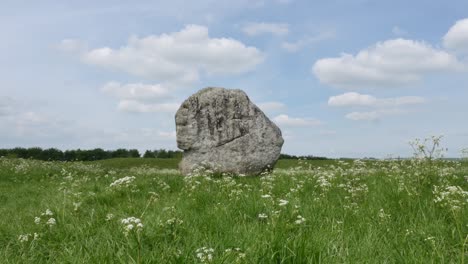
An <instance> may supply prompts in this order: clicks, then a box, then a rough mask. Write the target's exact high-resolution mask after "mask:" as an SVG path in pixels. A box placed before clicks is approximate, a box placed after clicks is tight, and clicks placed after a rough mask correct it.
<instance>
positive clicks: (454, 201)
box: [433, 186, 468, 211]
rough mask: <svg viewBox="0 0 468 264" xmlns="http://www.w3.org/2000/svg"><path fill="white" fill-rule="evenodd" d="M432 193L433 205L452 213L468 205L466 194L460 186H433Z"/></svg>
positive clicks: (467, 195) (467, 194)
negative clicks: (447, 209)
mask: <svg viewBox="0 0 468 264" xmlns="http://www.w3.org/2000/svg"><path fill="white" fill-rule="evenodd" d="M433 193H434V195H435V198H434V202H435V203H437V204H441V205H442V206H445V207H448V208H450V209H451V210H454V211H458V210H460V209H461V208H462V207H463V206H464V205H466V204H468V192H467V191H464V190H463V189H462V188H461V187H460V186H446V187H445V188H441V187H439V186H435V187H434V191H433Z"/></svg>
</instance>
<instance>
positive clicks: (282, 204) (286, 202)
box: [278, 199, 289, 206]
mask: <svg viewBox="0 0 468 264" xmlns="http://www.w3.org/2000/svg"><path fill="white" fill-rule="evenodd" d="M288 203H289V202H288V201H287V200H283V199H280V200H279V203H278V205H279V206H286V205H287V204H288Z"/></svg>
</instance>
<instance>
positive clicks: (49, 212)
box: [41, 209, 54, 216]
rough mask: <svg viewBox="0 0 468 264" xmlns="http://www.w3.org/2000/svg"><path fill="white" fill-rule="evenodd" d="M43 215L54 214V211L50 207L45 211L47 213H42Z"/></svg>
mask: <svg viewBox="0 0 468 264" xmlns="http://www.w3.org/2000/svg"><path fill="white" fill-rule="evenodd" d="M41 215H42V216H53V215H54V213H53V212H52V211H51V210H50V209H47V210H46V211H45V213H42V214H41Z"/></svg>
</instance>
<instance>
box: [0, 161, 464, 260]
mask: <svg viewBox="0 0 468 264" xmlns="http://www.w3.org/2000/svg"><path fill="white" fill-rule="evenodd" d="M177 162H178V161H177V160H165V159H112V160H103V161H97V162H85V163H83V162H67V163H65V162H63V163H62V162H41V161H33V160H16V159H5V158H2V159H0V204H1V206H0V215H1V217H0V262H1V263H201V262H203V260H204V261H205V262H208V255H209V254H210V255H211V257H212V261H211V263H464V262H467V259H468V255H467V245H466V243H467V241H466V238H467V234H468V226H467V223H468V214H467V209H468V205H467V199H468V193H467V192H466V191H467V190H468V179H467V176H468V166H467V164H466V163H457V162H447V161H445V162H434V163H429V162H418V161H414V160H413V161H409V160H408V161H372V162H360V161H356V162H353V161H346V162H339V161H300V162H298V161H291V160H280V161H279V162H278V164H277V166H276V169H275V170H274V172H273V173H272V174H269V175H264V176H262V177H241V178H239V177H233V178H232V177H219V176H217V177H214V176H210V175H206V174H204V173H201V174H200V175H198V176H193V177H182V176H181V175H179V174H178V172H177V171H176V170H174V168H176V167H177ZM126 176H133V177H135V179H134V180H133V181H131V182H129V183H128V185H125V186H120V187H110V185H111V184H112V183H113V182H115V181H116V180H118V179H121V178H123V177H126ZM451 186H452V187H451ZM262 195H264V197H265V198H263V197H262ZM267 196H271V197H267ZM438 197H439V198H441V199H438ZM280 200H285V201H287V204H286V202H281V201H280ZM281 203H283V204H284V205H281ZM47 209H50V210H51V212H52V213H53V215H50V216H47V215H41V214H43V213H45V212H46V210H47ZM110 214H112V215H113V217H110ZM261 214H264V215H266V218H265V219H261V218H260V217H259V215H261ZM131 216H133V217H136V218H139V219H141V222H142V223H143V225H144V226H143V228H142V229H141V230H140V231H136V228H134V229H133V230H131V231H129V232H128V233H127V234H126V233H125V225H124V224H122V219H125V218H128V217H131ZM35 217H39V218H40V222H39V224H36V223H35ZM301 217H303V218H304V219H305V221H303V222H302V221H300V219H301ZM50 218H54V219H55V220H56V224H55V225H50V226H49V225H47V224H46V221H48V220H49V219H50ZM109 218H111V219H109ZM298 220H299V221H298ZM34 233H37V234H38V235H39V238H38V239H35V240H34V239H33V236H34ZM27 234H31V236H28V239H27V241H23V242H22V241H20V239H19V236H20V235H27ZM24 240H26V239H24ZM203 247H206V249H202V248H203ZM210 249H213V252H211V251H210ZM197 254H198V255H197ZM204 258H205V259H204Z"/></svg>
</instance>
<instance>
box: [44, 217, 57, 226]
mask: <svg viewBox="0 0 468 264" xmlns="http://www.w3.org/2000/svg"><path fill="white" fill-rule="evenodd" d="M56 224H57V222H56V221H55V218H52V217H51V218H49V220H47V222H46V225H48V226H54V225H56Z"/></svg>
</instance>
